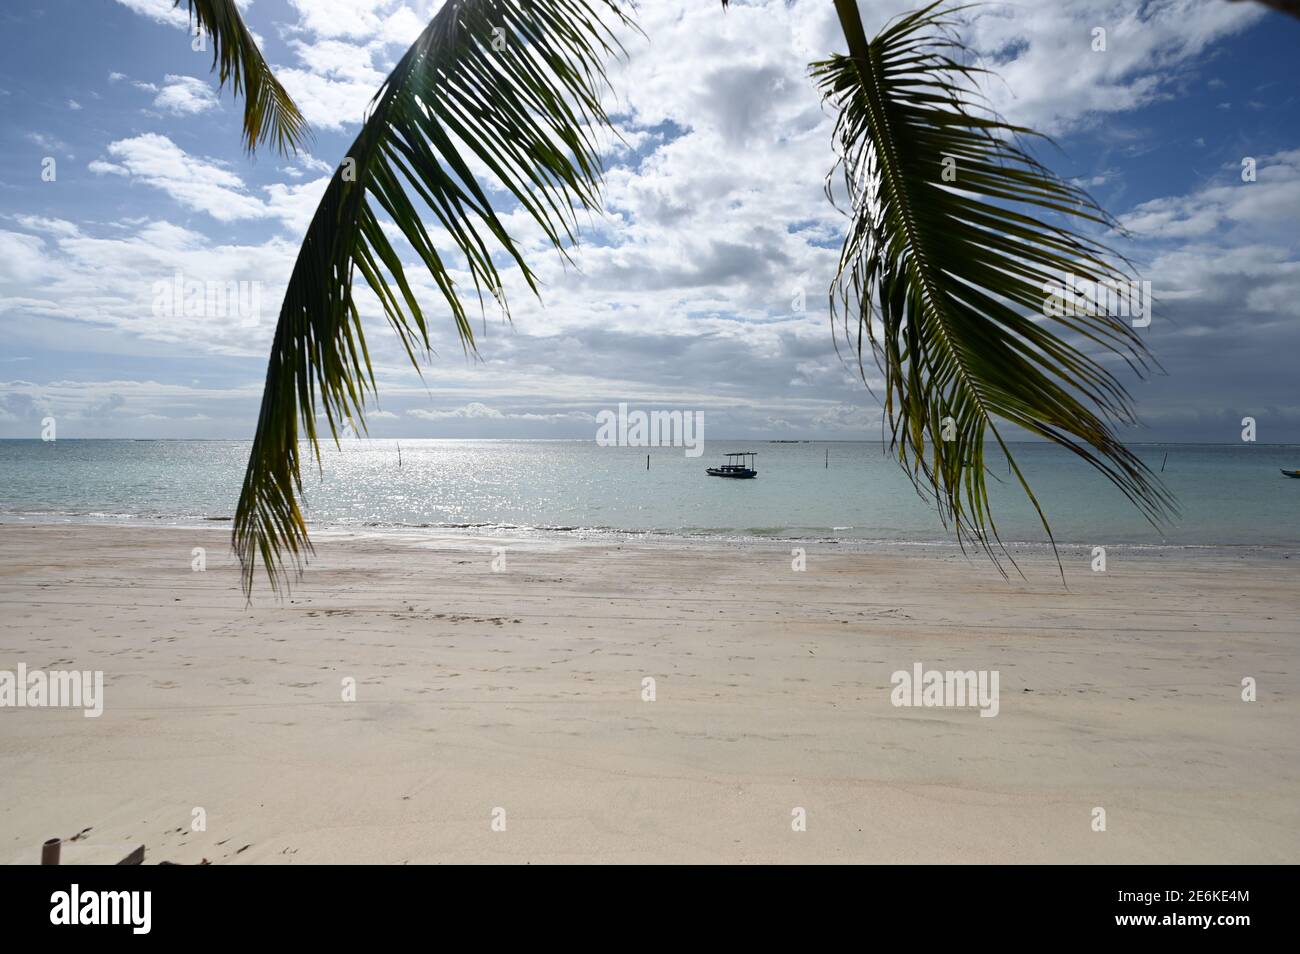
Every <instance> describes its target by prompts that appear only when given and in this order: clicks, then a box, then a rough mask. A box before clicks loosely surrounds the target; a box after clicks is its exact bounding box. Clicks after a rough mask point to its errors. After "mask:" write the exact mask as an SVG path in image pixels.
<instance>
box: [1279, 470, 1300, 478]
mask: <svg viewBox="0 0 1300 954" xmlns="http://www.w3.org/2000/svg"><path fill="white" fill-rule="evenodd" d="M1282 476H1283V477H1300V470H1284V471H1282Z"/></svg>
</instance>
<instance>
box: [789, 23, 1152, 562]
mask: <svg viewBox="0 0 1300 954" xmlns="http://www.w3.org/2000/svg"><path fill="white" fill-rule="evenodd" d="M835 6H836V10H837V12H838V14H839V16H840V21H841V25H842V26H843V28H844V33H845V37H846V39H847V40H848V45H849V51H850V55H848V56H838V55H837V56H833V57H831V58H830V59H828V60H825V61H822V62H819V63H815V64H813V74H814V76H815V77H816V78H817V80H818V82H819V85H820V88H821V90H822V92H823V95H824V96H825V98H826V100H827V101H828V102H829V103H830V104H832V105H833V106H834V107H835V108H836V109H837V110H838V112H839V116H838V121H837V124H836V130H835V135H836V141H837V145H838V148H839V151H840V157H841V162H840V168H841V170H842V172H843V181H844V185H845V187H846V188H847V190H848V193H849V195H850V197H851V199H852V202H853V205H852V210H851V212H850V224H849V229H848V234H847V236H846V239H845V242H844V246H843V249H842V252H841V256H840V263H839V268H838V272H837V276H836V279H835V282H834V284H833V285H832V289H831V308H832V314H833V315H835V314H842V315H843V320H844V330H845V333H846V335H849V336H850V337H851V339H852V340H853V341H854V342H855V347H856V350H857V355H858V360H859V363H861V361H862V355H863V350H864V343H865V344H867V345H869V347H870V350H871V351H872V352H873V354H874V356H875V358H876V362H877V365H878V366H879V368H880V370H881V373H882V374H883V376H884V381H885V384H884V406H885V412H886V418H887V420H888V424H889V428H890V431H891V447H892V448H893V449H894V451H895V452H896V453H897V455H898V458H899V461H900V463H901V464H902V465H903V467H904V468H905V470H906V471H907V473H908V474H909V476H910V477H911V479H912V481H913V483H914V485H915V486H916V487H917V489H918V491H920V492H921V493H922V494H923V496H926V497H928V498H932V499H933V500H934V501H935V502H936V503H937V505H938V508H939V512H940V515H941V516H942V518H943V519H944V522H945V524H947V525H951V526H953V527H954V529H955V532H956V534H957V538H958V540H959V541H960V542H962V543H963V546H964V545H965V542H966V541H967V540H971V539H973V540H975V541H978V543H979V545H980V546H981V547H982V548H983V549H984V550H985V551H986V552H988V553H989V554H990V555H991V556H992V557H993V558H994V561H995V562H997V561H998V556H997V554H996V553H995V552H994V550H993V546H992V542H991V540H990V536H991V538H992V540H998V539H999V538H998V532H997V526H996V523H995V522H994V520H993V516H992V513H991V511H990V507H989V497H988V492H987V488H986V482H985V477H986V466H985V455H984V451H985V440H986V437H988V436H990V435H991V439H992V441H994V442H996V444H997V445H998V446H999V447H1000V448H1001V451H1002V453H1003V454H1005V456H1006V459H1007V461H1008V462H1009V469H1010V471H1011V472H1012V473H1014V475H1015V478H1016V480H1017V482H1018V483H1019V485H1020V486H1021V487H1022V488H1023V490H1024V492H1025V493H1026V494H1027V495H1028V498H1029V500H1030V501H1031V503H1032V504H1033V506H1034V508H1035V510H1036V511H1037V512H1038V516H1039V518H1040V520H1041V521H1042V524H1043V527H1044V529H1045V530H1046V531H1047V533H1048V536H1049V539H1050V538H1051V528H1050V526H1048V522H1047V519H1046V517H1045V516H1044V514H1043V511H1042V509H1041V507H1039V503H1038V500H1037V498H1036V497H1035V496H1034V493H1033V491H1032V490H1031V489H1030V486H1029V484H1028V482H1027V481H1026V480H1025V477H1024V475H1023V474H1022V472H1021V470H1020V467H1019V466H1018V465H1017V464H1016V462H1015V460H1014V458H1013V455H1012V454H1011V452H1010V449H1009V448H1008V446H1007V444H1006V442H1005V441H1004V439H1003V435H1002V432H1001V430H1000V429H999V421H1005V422H1009V423H1010V424H1013V425H1017V426H1019V427H1020V428H1022V429H1023V430H1025V431H1027V432H1029V433H1030V434H1033V435H1037V436H1039V437H1042V438H1046V439H1047V440H1049V441H1052V442H1054V443H1056V444H1059V445H1061V446H1063V447H1066V448H1068V449H1070V450H1071V451H1073V452H1074V453H1075V454H1077V455H1079V456H1080V457H1081V458H1083V459H1084V460H1086V461H1087V462H1088V463H1089V464H1091V465H1092V466H1093V467H1095V468H1096V469H1097V470H1098V471H1100V472H1101V473H1102V474H1104V475H1105V476H1106V477H1107V478H1109V480H1110V481H1112V482H1113V483H1114V484H1115V485H1116V486H1117V487H1118V488H1119V489H1120V490H1121V491H1122V492H1123V493H1124V494H1125V495H1127V497H1128V498H1129V499H1130V500H1131V501H1132V502H1133V503H1134V504H1136V505H1137V506H1138V508H1140V510H1141V511H1142V513H1143V514H1144V515H1145V516H1146V517H1147V519H1148V520H1151V521H1152V522H1153V523H1155V522H1157V521H1159V520H1160V519H1161V518H1162V517H1163V516H1164V515H1166V514H1168V513H1170V512H1172V510H1173V500H1172V498H1171V497H1170V496H1169V495H1168V494H1167V492H1166V491H1165V490H1164V489H1163V488H1162V487H1161V486H1160V484H1159V481H1158V479H1157V478H1156V477H1155V476H1154V475H1153V474H1152V473H1151V472H1150V471H1149V470H1148V469H1147V467H1146V466H1145V465H1144V464H1143V463H1142V462H1141V461H1140V460H1139V459H1138V458H1137V457H1136V456H1135V455H1134V454H1133V453H1132V452H1131V451H1129V450H1128V449H1127V448H1125V447H1124V445H1123V444H1122V443H1121V442H1120V440H1119V438H1118V437H1117V436H1116V434H1115V430H1114V426H1115V425H1116V424H1128V423H1133V422H1134V421H1135V417H1134V413H1133V409H1132V403H1131V400H1130V398H1129V395H1128V393H1127V392H1126V390H1125V389H1124V387H1123V385H1122V384H1121V383H1120V382H1119V380H1118V379H1117V378H1116V377H1115V375H1114V374H1112V373H1111V372H1110V370H1108V369H1107V368H1106V367H1105V366H1104V365H1103V364H1102V363H1101V362H1100V361H1099V360H1097V359H1096V358H1094V357H1091V356H1089V355H1088V354H1087V353H1085V351H1084V350H1082V348H1083V347H1095V348H1098V349H1100V350H1101V351H1102V352H1104V353H1109V354H1110V355H1112V356H1117V357H1118V358H1119V359H1122V360H1124V361H1126V362H1127V363H1128V364H1129V365H1130V366H1131V367H1132V368H1133V369H1134V370H1136V371H1138V373H1139V374H1140V373H1142V372H1143V371H1144V370H1146V369H1147V368H1148V367H1149V366H1150V364H1151V363H1152V362H1151V361H1150V359H1149V356H1148V353H1147V351H1146V348H1145V346H1144V345H1143V343H1142V341H1141V340H1140V339H1139V338H1138V336H1137V334H1136V333H1135V332H1134V331H1133V329H1132V328H1131V327H1130V326H1129V325H1128V324H1126V323H1125V322H1124V321H1123V320H1122V319H1121V318H1120V317H1118V316H1116V315H1108V314H1105V313H1098V314H1081V315H1075V314H1066V315H1062V316H1058V317H1050V318H1049V317H1046V316H1045V315H1044V314H1043V312H1044V297H1045V296H1044V288H1045V287H1049V286H1050V285H1051V284H1052V283H1053V282H1060V281H1061V280H1062V278H1063V276H1065V275H1073V276H1076V278H1077V279H1078V280H1080V281H1087V282H1124V283H1125V285H1127V283H1128V281H1129V280H1130V278H1131V276H1130V275H1129V274H1128V273H1127V271H1126V270H1125V268H1124V263H1123V261H1122V260H1121V259H1119V258H1118V257H1117V256H1116V255H1114V254H1113V253H1112V252H1111V251H1110V250H1109V249H1107V248H1106V247H1104V246H1102V245H1100V244H1098V243H1097V242H1095V241H1093V240H1091V239H1088V238H1085V237H1084V236H1082V235H1080V234H1078V233H1077V232H1074V231H1071V229H1070V228H1069V227H1068V226H1069V225H1070V224H1071V222H1078V223H1081V224H1083V225H1085V226H1091V227H1094V228H1103V227H1108V226H1111V225H1113V223H1112V221H1111V220H1110V219H1109V217H1108V216H1107V215H1106V214H1105V213H1104V212H1103V211H1102V210H1101V209H1100V208H1099V207H1098V206H1097V205H1096V204H1095V203H1094V202H1093V201H1092V200H1091V199H1090V198H1089V197H1088V196H1087V195H1086V194H1085V193H1084V192H1082V191H1081V190H1079V189H1078V188H1076V187H1074V186H1072V185H1070V184H1068V183H1066V182H1064V181H1062V180H1061V179H1060V178H1058V177H1057V176H1055V175H1054V174H1053V173H1052V172H1050V171H1049V170H1048V169H1046V168H1044V167H1043V166H1042V165H1040V164H1039V163H1038V162H1037V161H1036V160H1034V159H1033V158H1032V157H1031V156H1030V155H1029V154H1028V153H1027V152H1026V151H1025V150H1024V149H1023V148H1021V146H1020V145H1019V144H1018V143H1019V141H1020V139H1021V137H1030V136H1035V135H1037V134H1036V133H1034V132H1033V131H1032V130H1029V129H1024V128H1021V127H1018V126H1012V125H1008V124H1006V123H1004V122H1002V121H1001V120H1000V119H999V118H997V117H996V116H993V115H990V114H989V113H988V111H987V110H985V109H982V108H980V107H979V105H978V103H977V102H976V101H975V93H974V90H973V83H972V77H973V76H975V74H977V73H979V72H982V71H980V70H978V69H976V68H973V67H970V66H966V65H963V63H962V62H959V61H965V60H968V57H966V56H965V52H966V51H965V50H964V48H963V47H962V46H961V44H960V42H959V41H957V40H956V39H954V38H953V37H952V35H951V32H950V30H951V27H952V26H953V25H954V21H953V20H952V17H951V13H952V12H953V11H952V10H940V9H938V7H939V4H937V3H936V4H932V5H930V6H928V7H925V8H924V9H922V10H918V11H917V12H915V13H911V14H908V15H905V16H902V17H900V18H897V19H895V20H893V21H891V22H890V23H889V24H888V25H887V26H886V27H885V29H884V30H882V31H881V33H880V34H879V35H878V36H877V37H876V38H875V39H874V40H872V41H870V42H869V43H868V42H867V40H866V36H865V33H864V31H863V29H862V23H861V20H860V19H859V15H858V10H857V5H856V3H855V2H854V0H835ZM945 160H949V161H948V162H947V163H945ZM945 170H947V171H949V173H950V176H949V178H950V179H951V173H953V172H955V176H956V177H955V180H954V181H945V175H944V173H945ZM829 191H831V185H830V181H829V180H828V192H829ZM1039 214H1044V215H1045V218H1039V217H1037V216H1038V215H1039ZM1046 219H1051V220H1053V221H1052V222H1049V221H1047V220H1046ZM1053 223H1055V224H1053ZM1087 310H1089V311H1091V310H1094V309H1087ZM850 320H853V322H854V325H855V326H856V332H854V331H852V330H851V327H850V325H849V321H850ZM1053 326H1055V327H1053ZM864 379H865V373H864ZM999 569H1001V564H1000V563H999Z"/></svg>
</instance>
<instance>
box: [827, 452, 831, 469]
mask: <svg viewBox="0 0 1300 954" xmlns="http://www.w3.org/2000/svg"><path fill="white" fill-rule="evenodd" d="M826 469H827V470H830V469H831V449H830V448H829V447H828V448H826Z"/></svg>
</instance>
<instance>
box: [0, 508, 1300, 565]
mask: <svg viewBox="0 0 1300 954" xmlns="http://www.w3.org/2000/svg"><path fill="white" fill-rule="evenodd" d="M232 520H233V518H232V517H197V516H196V517H187V518H176V517H167V516H158V517H148V516H142V515H139V514H95V513H88V514H58V513H51V512H34V513H20V512H8V511H0V527H5V526H23V527H37V526H68V527H120V528H123V529H146V528H157V529H167V530H196V531H202V530H213V529H216V530H223V529H224V530H229V527H230V524H231V522H232ZM308 528H309V532H310V534H311V537H312V539H313V540H315V539H318V538H319V539H357V540H365V539H375V540H384V539H392V540H402V539H406V538H409V537H412V536H435V535H436V536H441V537H447V538H453V539H454V538H458V537H459V538H464V539H467V540H485V541H491V540H501V539H517V540H536V541H539V542H545V541H548V540H551V541H554V542H557V543H559V542H564V541H569V542H575V543H590V544H601V543H618V544H637V543H644V544H645V545H646V546H668V547H674V546H693V547H705V548H709V547H724V548H725V547H734V546H737V545H739V546H745V547H757V548H771V549H779V548H782V547H788V546H812V545H815V546H826V547H832V548H835V549H838V550H842V551H843V552H846V553H866V554H872V553H877V554H890V553H897V554H907V553H912V552H921V553H927V552H929V553H936V554H942V555H953V556H961V555H963V550H962V547H961V546H960V545H959V544H958V543H957V542H955V540H953V539H951V538H949V539H929V540H902V539H892V538H871V537H835V536H824V535H792V536H780V535H777V534H775V533H773V534H752V533H744V532H737V533H728V532H721V531H718V532H715V531H699V532H690V531H683V530H657V529H651V530H639V529H626V528H614V527H535V526H520V525H515V524H490V523H480V524H365V525H352V524H337V523H336V524H321V525H314V524H311V523H310V521H309V523H308ZM833 529H834V528H832V530H833ZM850 529H853V528H850ZM783 532H784V531H783ZM1094 545H1104V546H1105V548H1106V550H1107V552H1112V551H1113V552H1116V553H1126V554H1146V555H1150V556H1153V557H1170V558H1172V557H1175V556H1176V555H1178V554H1184V553H1186V554H1193V555H1205V556H1211V557H1224V558H1233V559H1243V558H1245V559H1249V558H1251V557H1256V556H1258V557H1261V558H1266V559H1291V558H1296V559H1300V543H1296V544H1294V545H1290V544H1286V545H1284V544H1269V543H1226V544H1225V543H1150V542H1141V541H1139V542H1128V541H1119V542H1109V541H1098V542H1097V543H1082V542H1077V541H1057V542H1056V544H1055V546H1053V544H1051V543H1048V542H1045V541H1038V540H1007V541H1004V546H1005V548H1006V550H1007V552H1008V553H1009V554H1010V555H1011V556H1012V557H1013V558H1019V557H1022V556H1023V557H1030V558H1034V557H1041V556H1048V557H1050V556H1051V555H1052V554H1053V551H1054V549H1055V552H1057V553H1060V554H1061V555H1062V557H1065V556H1067V555H1069V556H1074V557H1082V556H1084V555H1087V554H1089V553H1090V552H1091V550H1092V547H1093V546H1094ZM965 553H966V554H968V555H969V556H970V557H971V558H972V559H975V560H983V559H986V558H984V557H983V556H982V554H981V552H980V550H979V549H978V548H977V547H976V546H974V545H973V544H972V543H970V542H968V543H967V544H966V549H965Z"/></svg>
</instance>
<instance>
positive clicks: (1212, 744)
mask: <svg viewBox="0 0 1300 954" xmlns="http://www.w3.org/2000/svg"><path fill="white" fill-rule="evenodd" d="M226 544H227V533H226V531H225V530H222V529H214V528H211V527H209V528H206V529H202V530H177V529H168V528H148V529H140V528H123V527H88V526H73V525H42V526H28V527H21V526H15V525H10V526H7V527H5V529H4V531H3V533H0V602H3V603H4V604H5V616H4V622H3V624H0V632H2V633H3V638H2V639H0V670H14V669H15V668H16V667H17V665H18V664H19V663H24V664H26V665H27V666H28V667H29V668H42V667H43V668H46V669H50V670H54V669H67V670H78V671H82V670H84V671H90V670H96V671H102V672H103V673H104V683H103V685H104V711H103V714H102V716H100V717H98V718H84V717H83V715H82V713H81V712H78V711H75V710H67V709H50V708H44V709H42V708H16V709H11V710H5V709H0V795H3V797H2V798H0V862H5V861H8V862H11V863H31V862H32V861H34V859H35V857H36V855H37V852H38V851H39V846H40V843H41V842H42V841H43V840H44V839H46V838H48V837H51V836H62V837H65V838H67V837H70V836H71V835H73V834H75V833H77V832H80V831H82V830H83V829H86V828H89V829H90V831H89V832H88V833H87V835H86V836H85V839H84V841H85V842H86V843H87V844H89V845H90V846H91V847H94V845H96V844H111V845H117V844H124V843H132V844H144V845H145V846H146V852H147V854H146V861H147V863H154V862H157V861H160V860H169V861H175V862H183V863H198V862H199V861H201V860H202V859H207V860H209V861H211V862H213V863H267V864H292V863H303V862H321V863H329V862H342V863H360V862H413V863H439V862H458V861H459V862H480V861H494V862H517V863H527V862H548V861H550V862H555V861H602V862H669V861H687V862H762V861H790V862H795V861H800V862H830V861H839V862H860V861H875V862H898V861H909V862H920V863H931V862H971V861H983V862H1007V863H1013V862H1043V863H1067V862H1068V863H1081V864H1089V863H1167V862H1207V863H1209V862H1233V863H1235V862H1258V861H1278V862H1294V861H1295V859H1296V857H1297V856H1300V771H1298V770H1297V766H1300V740H1297V738H1296V736H1295V733H1294V726H1295V725H1296V724H1297V722H1300V652H1298V650H1300V646H1298V645H1297V638H1296V633H1295V619H1296V618H1297V616H1298V615H1300V613H1297V610H1298V609H1300V586H1298V585H1297V584H1298V583H1300V562H1298V563H1292V562H1288V561H1284V560H1274V559H1264V558H1258V559H1247V560H1239V561H1234V562H1233V563H1232V564H1231V565H1230V566H1228V565H1225V564H1224V563H1223V562H1222V561H1218V560H1212V559H1199V558H1196V557H1188V558H1187V559H1180V560H1160V559H1155V560H1152V559H1145V558H1133V559H1128V558H1119V559H1116V558H1114V556H1112V559H1111V561H1110V566H1109V569H1108V571H1107V572H1106V573H1091V572H1086V571H1084V572H1080V573H1076V574H1071V575H1070V576H1069V578H1068V579H1069V586H1068V588H1066V587H1063V586H1062V585H1061V582H1060V578H1059V575H1058V573H1057V569H1056V566H1055V562H1054V561H1049V560H1044V559H1032V560H1026V561H1023V562H1022V566H1023V567H1024V569H1025V570H1026V579H1020V578H1018V577H1013V578H1012V579H1011V580H1010V581H1003V580H1002V579H1001V578H999V577H998V576H997V575H996V572H995V571H994V570H993V569H992V568H991V567H988V566H982V565H979V564H976V565H975V566H972V565H971V564H970V563H969V562H968V561H966V560H964V559H962V558H960V556H951V555H947V556H943V555H937V554H921V553H916V554H910V555H906V556H903V557H900V556H898V555H890V554H872V553H857V552H848V551H833V550H826V551H811V550H810V551H809V553H808V555H807V556H808V563H807V567H806V569H805V570H804V571H801V572H794V571H793V568H792V565H791V559H790V555H789V553H788V552H785V553H781V552H778V551H772V550H743V551H741V550H737V549H736V548H734V547H732V548H725V547H724V548H701V547H661V546H644V545H636V544H626V543H617V542H610V541H597V542H579V541H570V542H569V543H568V544H567V545H562V544H560V543H557V542H554V541H545V542H543V541H537V540H521V541H518V542H514V543H507V544H506V548H507V549H506V565H505V566H504V567H503V570H504V572H493V570H492V560H493V557H494V553H493V552H492V548H491V547H490V546H488V545H487V541H485V540H479V539H466V538H455V539H453V538H449V537H442V536H437V535H427V534H426V535H423V538H422V539H418V540H417V539H412V540H407V541H398V540H394V539H390V538H385V539H376V538H366V539H358V538H351V539H333V538H326V537H324V536H321V537H318V538H317V554H316V558H315V560H314V561H313V563H312V564H311V566H310V567H309V568H308V570H307V574H306V576H305V577H304V578H303V580H302V581H301V582H299V583H298V584H297V585H295V586H294V588H293V590H292V592H290V593H289V594H288V595H287V596H286V597H285V598H284V600H283V601H277V600H275V599H273V598H272V597H271V596H270V595H269V592H268V591H267V589H266V587H265V586H264V584H263V583H262V581H260V580H259V584H258V589H257V591H256V592H255V595H254V600H253V603H252V604H251V605H246V604H245V602H244V600H243V597H242V594H241V593H240V591H239V586H238V570H237V567H236V566H235V565H234V564H233V562H232V557H231V555H230V553H229V551H228V548H227V546H226ZM498 545H499V544H498ZM195 546H201V547H205V548H206V561H207V562H206V567H205V569H204V570H203V572H194V570H193V569H192V566H191V560H192V556H191V554H192V549H193V547H195ZM917 663H920V664H922V665H923V666H924V667H926V668H927V669H929V668H934V669H939V670H971V671H981V672H983V671H991V672H998V673H999V674H1000V682H999V685H1000V705H999V707H998V710H999V711H998V714H997V716H996V717H990V718H986V717H983V716H981V715H980V714H979V713H978V712H976V711H975V710H974V709H971V708H961V707H958V708H945V707H939V708H908V707H903V708H899V707H897V706H895V705H893V704H892V703H891V690H892V687H891V674H894V673H896V672H898V671H906V670H910V669H912V667H913V666H914V665H915V664H917ZM1243 676H1249V677H1251V678H1254V679H1257V680H1258V686H1259V694H1258V700H1257V701H1255V702H1246V701H1243V700H1242V699H1241V698H1240V695H1241V692H1242V690H1241V688H1240V683H1241V680H1242V678H1243ZM647 677H648V678H652V679H654V680H655V684H654V685H655V688H656V695H655V698H654V699H653V700H647V699H645V698H644V697H643V694H644V692H645V689H644V686H645V683H644V680H645V679H646V678H647ZM344 679H352V680H354V684H353V685H354V689H355V693H356V695H355V701H346V700H344V699H343V698H342V696H341V689H340V687H341V685H345V684H344V683H343V682H342V680H344ZM1096 807H1104V808H1105V810H1106V813H1107V818H1108V828H1107V830H1106V831H1105V832H1095V831H1093V830H1092V829H1091V827H1090V824H1091V813H1092V812H1093V810H1094V808H1096ZM196 808H202V809H203V811H204V813H205V817H206V828H205V829H204V830H202V831H196V830H193V829H192V827H191V815H192V813H193V811H194V810H195V809H196ZM497 808H503V809H504V810H505V812H506V813H507V814H508V818H509V823H508V827H507V829H506V830H505V831H494V830H493V828H492V819H493V817H494V816H493V812H494V811H495V810H496V809H497ZM796 808H802V809H804V810H805V812H806V818H807V828H806V831H795V830H792V827H791V813H792V811H793V810H794V809H796Z"/></svg>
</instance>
